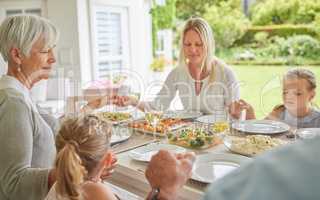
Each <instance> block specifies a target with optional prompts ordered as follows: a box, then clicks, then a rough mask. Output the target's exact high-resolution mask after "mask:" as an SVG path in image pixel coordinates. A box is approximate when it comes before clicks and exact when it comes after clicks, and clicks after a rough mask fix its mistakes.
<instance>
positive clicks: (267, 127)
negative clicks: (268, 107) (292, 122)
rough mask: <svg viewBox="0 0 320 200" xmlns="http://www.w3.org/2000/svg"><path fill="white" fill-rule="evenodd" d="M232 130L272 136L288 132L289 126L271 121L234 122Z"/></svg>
mask: <svg viewBox="0 0 320 200" xmlns="http://www.w3.org/2000/svg"><path fill="white" fill-rule="evenodd" d="M232 128H233V129H236V130H238V131H241V132H246V133H252V134H264V135H273V134H278V133H284V132H287V131H289V129H290V126H289V125H287V124H285V123H283V122H279V121H272V120H245V121H238V122H234V123H233V124H232Z"/></svg>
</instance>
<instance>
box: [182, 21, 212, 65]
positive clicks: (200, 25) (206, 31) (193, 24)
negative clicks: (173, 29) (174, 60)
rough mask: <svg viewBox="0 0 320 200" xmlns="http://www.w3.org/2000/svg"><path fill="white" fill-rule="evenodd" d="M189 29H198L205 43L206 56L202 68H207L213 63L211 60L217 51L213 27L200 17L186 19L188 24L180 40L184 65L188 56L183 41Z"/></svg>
mask: <svg viewBox="0 0 320 200" xmlns="http://www.w3.org/2000/svg"><path fill="white" fill-rule="evenodd" d="M189 30H194V31H196V32H197V33H198V34H199V36H200V38H201V41H202V43H203V46H204V51H205V58H204V60H203V61H202V65H201V69H203V68H207V67H208V66H210V65H211V62H212V61H213V59H214V52H215V41H214V37H213V33H212V29H211V27H210V25H209V24H208V22H207V21H205V20H204V19H202V18H200V17H191V18H190V19H188V20H187V21H186V24H185V26H184V28H183V31H182V37H181V41H180V45H181V49H180V56H179V63H180V64H182V65H186V57H185V55H184V51H183V41H184V37H185V34H186V33H187V32H188V31H189Z"/></svg>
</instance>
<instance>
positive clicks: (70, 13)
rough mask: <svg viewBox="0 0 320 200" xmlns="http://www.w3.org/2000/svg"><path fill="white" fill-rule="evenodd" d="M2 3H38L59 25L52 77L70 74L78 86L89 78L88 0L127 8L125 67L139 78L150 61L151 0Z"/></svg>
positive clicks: (17, 1)
mask: <svg viewBox="0 0 320 200" xmlns="http://www.w3.org/2000/svg"><path fill="white" fill-rule="evenodd" d="M5 2H7V3H9V4H12V3H14V4H17V5H24V4H25V3H26V2H27V3H29V2H35V3H39V2H41V4H42V6H43V7H44V8H43V11H44V15H45V16H47V17H48V18H49V19H50V20H51V21H52V22H53V23H54V24H55V25H56V26H57V27H58V28H59V30H60V39H59V41H58V44H57V48H56V57H57V63H56V64H55V67H56V70H55V76H56V77H57V76H59V77H61V76H64V77H70V76H73V78H74V79H75V80H82V81H81V83H79V84H78V85H79V86H81V85H83V84H85V83H86V82H88V81H90V80H91V79H92V78H93V75H92V73H91V67H92V65H93V60H92V54H91V50H92V49H91V48H92V44H91V32H90V18H89V14H90V2H101V3H103V4H106V5H109V6H112V5H114V6H126V7H127V8H128V14H129V17H128V18H129V19H128V20H129V27H128V30H126V31H128V32H129V49H130V51H129V55H130V64H129V66H131V70H133V71H136V72H137V73H139V74H140V75H141V76H142V77H143V76H144V75H143V74H145V72H146V71H147V69H148V68H149V65H150V63H151V60H152V40H151V37H152V34H151V16H150V14H149V10H150V8H151V0H0V5H3V3H5ZM1 3H2V4H1ZM0 11H1V7H0ZM0 14H1V12H0ZM0 19H1V16H0Z"/></svg>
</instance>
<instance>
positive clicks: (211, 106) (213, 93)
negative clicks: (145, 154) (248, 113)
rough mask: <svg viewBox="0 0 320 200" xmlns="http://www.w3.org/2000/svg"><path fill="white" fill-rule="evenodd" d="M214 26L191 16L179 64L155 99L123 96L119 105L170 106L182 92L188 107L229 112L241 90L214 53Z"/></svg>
mask: <svg viewBox="0 0 320 200" xmlns="http://www.w3.org/2000/svg"><path fill="white" fill-rule="evenodd" d="M214 50H215V46H214V38H213V34H212V30H211V27H210V26H209V24H208V23H207V22H206V21H205V20H203V19H202V18H198V17H193V18H190V19H189V20H188V21H187V22H186V24H185V26H184V29H183V32H182V37H181V50H180V57H179V65H178V67H176V68H175V69H173V70H172V71H171V72H170V74H169V75H168V77H167V79H166V81H165V83H164V86H163V87H162V89H161V90H160V92H159V93H158V95H157V97H156V99H155V100H154V101H153V102H148V103H147V102H138V101H137V100H136V99H134V98H130V97H119V99H118V100H119V102H118V104H119V105H134V106H138V107H139V108H140V109H142V110H144V109H145V108H146V107H147V106H151V108H154V109H160V108H162V109H167V108H168V107H169V106H170V103H171V101H172V99H173V98H174V97H175V95H176V93H177V92H178V94H179V97H180V99H181V102H182V104H183V107H184V109H187V110H197V111H201V112H203V113H205V114H210V113H214V112H215V111H225V110H226V107H227V106H228V105H229V104H230V103H231V102H232V101H234V100H237V99H239V96H240V92H239V87H238V82H237V79H236V77H235V74H234V72H233V71H232V69H231V68H229V67H228V66H227V65H226V64H225V63H223V62H222V61H220V60H219V59H217V58H216V57H215V56H214Z"/></svg>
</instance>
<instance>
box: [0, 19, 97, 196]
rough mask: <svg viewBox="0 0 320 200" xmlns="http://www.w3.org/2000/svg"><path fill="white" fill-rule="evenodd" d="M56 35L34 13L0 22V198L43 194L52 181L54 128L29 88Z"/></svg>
mask: <svg viewBox="0 0 320 200" xmlns="http://www.w3.org/2000/svg"><path fill="white" fill-rule="evenodd" d="M57 38H58V31H57V29H56V28H55V27H54V26H53V25H52V24H51V23H50V22H49V21H48V20H46V19H44V18H40V17H36V16H28V15H21V16H13V17H9V18H7V19H5V20H4V22H3V23H2V25H1V26H0V44H1V46H0V52H1V54H2V57H3V58H4V60H5V61H7V62H8V72H7V74H6V75H4V76H2V77H1V79H0V127H1V131H0V137H1V140H0V146H1V152H0V163H1V164H0V199H3V200H5V199H33V200H35V199H44V197H45V196H46V194H47V192H48V189H49V188H50V186H51V185H52V183H53V182H54V181H55V176H54V171H53V170H51V169H50V168H52V167H53V162H54V158H55V154H56V148H55V141H54V133H53V131H52V129H51V128H50V127H49V125H48V123H47V122H46V121H45V120H44V118H43V117H42V116H41V115H40V114H39V112H38V109H37V107H36V106H35V105H34V104H33V102H32V101H31V99H30V96H29V91H30V89H31V88H32V86H33V85H34V84H35V83H37V82H38V81H40V80H42V79H47V78H48V77H49V73H50V71H51V68H52V64H53V63H55V61H56V60H55V57H54V55H53V48H54V47H55V44H56V41H57ZM95 103H96V102H95ZM46 119H47V118H46Z"/></svg>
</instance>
